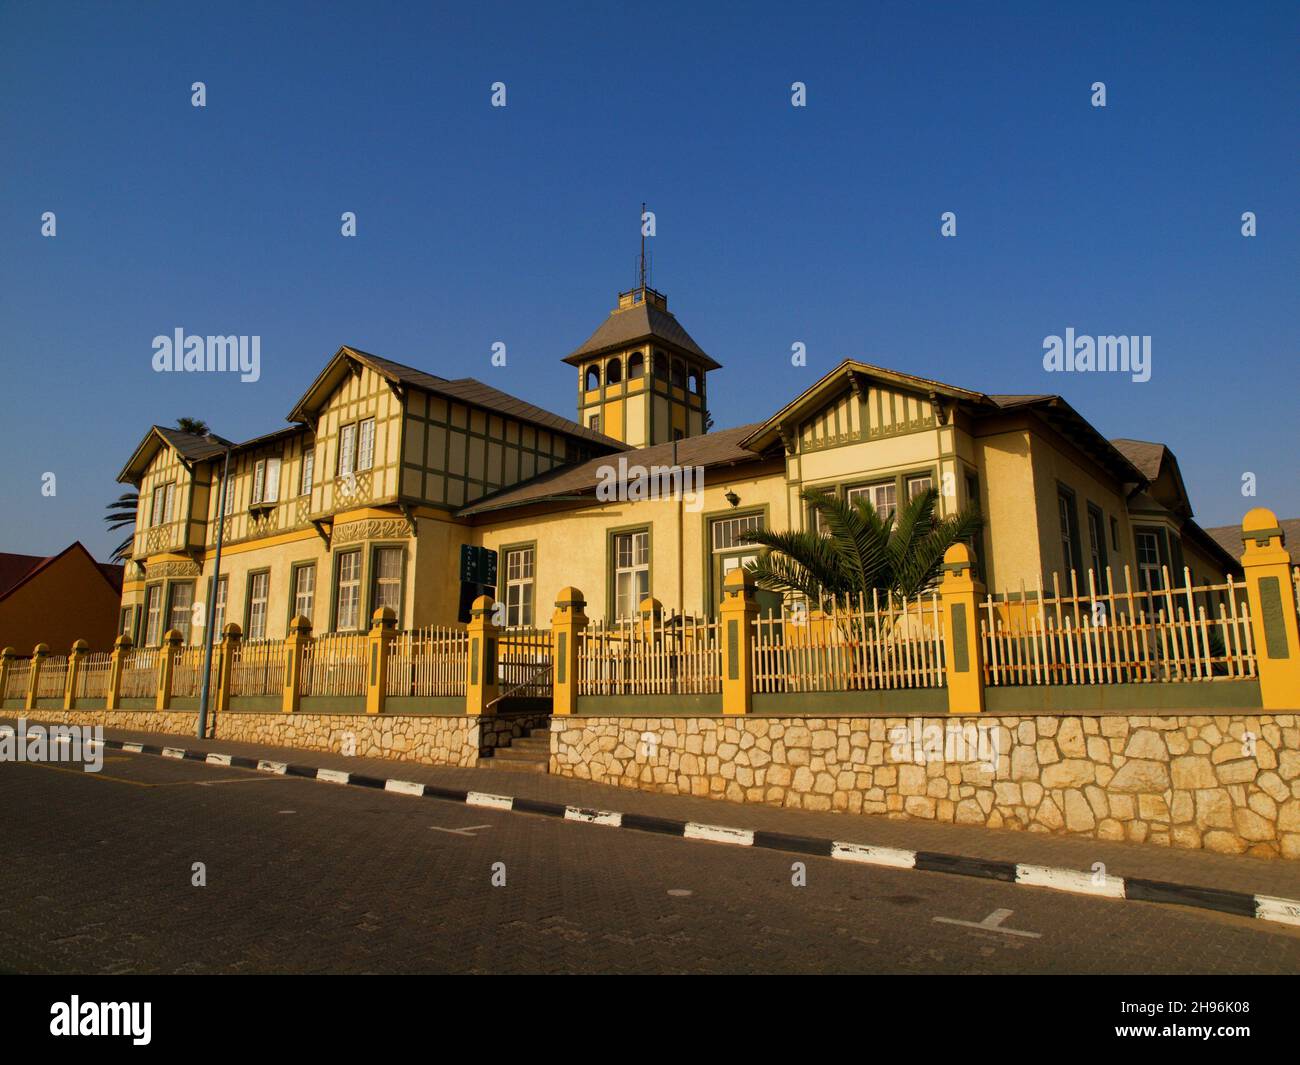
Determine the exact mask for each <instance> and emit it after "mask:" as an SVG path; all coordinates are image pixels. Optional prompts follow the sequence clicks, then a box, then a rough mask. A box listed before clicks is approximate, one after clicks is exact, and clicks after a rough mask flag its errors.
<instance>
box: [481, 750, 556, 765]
mask: <svg viewBox="0 0 1300 1065" xmlns="http://www.w3.org/2000/svg"><path fill="white" fill-rule="evenodd" d="M498 758H501V759H504V760H505V761H507V762H542V763H543V764H545V763H546V762H548V761H550V758H551V752H550V751H543V750H529V749H527V748H519V747H498V748H496V749H495V750H494V751H493V752H492V761H496V760H497V759H498Z"/></svg>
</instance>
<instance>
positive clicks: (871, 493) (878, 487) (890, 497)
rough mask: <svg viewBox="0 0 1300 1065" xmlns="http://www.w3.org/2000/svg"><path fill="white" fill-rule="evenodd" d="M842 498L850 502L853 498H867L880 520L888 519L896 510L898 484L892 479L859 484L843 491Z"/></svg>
mask: <svg viewBox="0 0 1300 1065" xmlns="http://www.w3.org/2000/svg"><path fill="white" fill-rule="evenodd" d="M844 498H845V499H847V500H848V501H849V502H850V503H852V502H853V501H854V500H855V499H865V500H867V502H869V503H870V504H871V506H872V509H874V510H875V512H876V513H877V514H879V515H880V518H881V520H882V521H889V520H890V519H891V518H893V516H894V514H895V512H896V511H897V510H898V485H897V484H895V483H894V482H893V481H881V482H880V483H879V484H864V485H859V486H858V487H857V488H850V489H849V490H848V491H847V492H845V493H844Z"/></svg>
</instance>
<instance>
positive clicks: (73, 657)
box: [63, 640, 90, 710]
mask: <svg viewBox="0 0 1300 1065" xmlns="http://www.w3.org/2000/svg"><path fill="white" fill-rule="evenodd" d="M89 650H90V644H88V643H87V642H86V641H85V640H77V641H76V642H75V643H74V644H73V645H72V653H71V654H70V655H68V675H67V677H66V678H65V679H64V682H63V709H64V710H71V709H72V708H73V707H74V706H76V705H77V677H78V676H79V675H80V674H81V667H82V663H83V661H84V659H85V657H86V652H87V651H89Z"/></svg>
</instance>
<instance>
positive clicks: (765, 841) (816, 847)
mask: <svg viewBox="0 0 1300 1065" xmlns="http://www.w3.org/2000/svg"><path fill="white" fill-rule="evenodd" d="M104 745H105V747H107V748H109V749H111V750H120V751H126V752H128V753H133V754H152V755H161V756H162V757H163V758H179V759H184V760H186V761H191V762H206V763H208V764H209V765H222V766H230V767H232V768H235V769H256V770H258V771H260V772H263V773H275V774H278V775H280V776H290V777H305V778H307V779H314V780H323V781H325V782H327V783H330V784H348V785H351V786H353V787H357V788H375V789H378V790H382V791H391V792H394V793H396V794H398V795H411V796H416V797H419V798H426V799H443V800H446V801H449V802H460V803H464V804H466V805H467V806H480V807H486V808H488V809H492V810H511V811H515V812H517V813H526V814H540V815H541V816H543V817H557V818H562V819H564V820H566V821H582V822H585V823H587V824H592V825H605V826H608V827H610V828H630V829H633V830H635V831H639V832H656V833H658V834H660V835H664V836H680V837H682V838H683V839H698V840H707V841H709V842H712V843H730V844H732V845H734V846H740V847H761V848H764V849H766V850H775V851H786V852H789V853H792V854H807V855H812V856H815V857H820V858H831V859H834V860H837V861H842V862H854V863H857V864H859V865H878V866H886V867H888V868H891V869H917V870H921V871H922V872H930V873H948V874H951V875H953V876H971V877H977V878H980V879H983V880H1002V881H1005V882H1006V883H1009V884H1023V885H1025V886H1027V887H1037V888H1046V889H1048V890H1049V891H1067V892H1071V893H1073V894H1079V895H1096V896H1099V897H1102V898H1110V899H1134V900H1138V901H1141V902H1154V903H1161V904H1164V905H1169V906H1193V907H1196V908H1199V909H1203V910H1217V911H1218V912H1220V913H1228V914H1233V915H1235V916H1237V917H1253V918H1258V919H1259V920H1262V921H1276V922H1279V923H1282V924H1290V925H1297V926H1300V900H1296V899H1284V898H1277V897H1275V896H1272V895H1252V894H1248V893H1246V892H1243V891H1227V890H1223V889H1220V888H1207V887H1192V886H1190V885H1187V884H1171V883H1167V882H1165V881H1161V880H1143V879H1140V878H1138V877H1131V876H1125V877H1120V876H1108V875H1105V874H1102V873H1100V872H1097V873H1093V872H1087V871H1082V870H1078V869H1065V868H1055V867H1052V866H1046V865H1028V864H1025V863H1023V862H1004V861H995V860H993V859H990V858H970V857H964V856H962V855H957V854H940V853H937V852H933V851H910V850H900V849H898V848H895V847H875V846H871V845H869V844H865V843H844V842H840V841H837V840H832V839H819V838H816V837H812V836H791V835H786V834H784V833H780V832H767V831H764V830H762V829H747V828H728V827H725V826H723V825H706V824H700V823H698V822H695V821H674V820H670V819H668V818H664V817H651V816H648V815H646V814H624V813H618V812H616V811H612V810H590V809H585V808H583V807H579V806H566V805H564V804H563V803H555V802H545V801H542V800H540V799H525V798H516V797H514V796H510V795H492V794H489V793H487V792H482V791H462V790H461V789H459V788H444V787H442V786H440V785H438V784H421V783H419V782H417V781H413V780H399V779H396V778H393V777H372V776H366V775H364V774H362V773H349V772H344V771H343V770H341V769H319V768H316V767H313V766H302V765H295V764H293V763H291V762H273V761H270V760H269V759H265V758H249V757H246V756H244V755H238V754H216V753H212V752H208V751H191V750H186V749H185V748H183V747H158V746H154V745H152V744H148V743H126V742H123V741H121V740H105V741H104Z"/></svg>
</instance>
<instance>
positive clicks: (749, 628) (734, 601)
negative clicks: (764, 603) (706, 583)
mask: <svg viewBox="0 0 1300 1065" xmlns="http://www.w3.org/2000/svg"><path fill="white" fill-rule="evenodd" d="M721 613H722V712H723V713H724V714H748V713H749V712H750V711H751V710H753V708H754V654H753V647H754V619H755V618H757V617H758V602H757V600H756V599H755V598H754V575H753V574H752V573H750V572H749V570H747V569H745V568H744V567H743V566H737V567H736V568H735V569H733V570H732V571H731V572H730V573H728V574H727V577H726V579H725V580H724V581H723V582H722V611H721Z"/></svg>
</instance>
